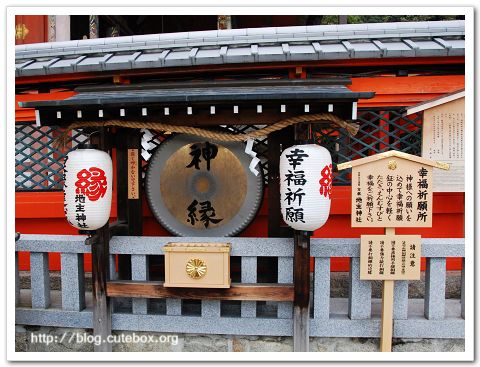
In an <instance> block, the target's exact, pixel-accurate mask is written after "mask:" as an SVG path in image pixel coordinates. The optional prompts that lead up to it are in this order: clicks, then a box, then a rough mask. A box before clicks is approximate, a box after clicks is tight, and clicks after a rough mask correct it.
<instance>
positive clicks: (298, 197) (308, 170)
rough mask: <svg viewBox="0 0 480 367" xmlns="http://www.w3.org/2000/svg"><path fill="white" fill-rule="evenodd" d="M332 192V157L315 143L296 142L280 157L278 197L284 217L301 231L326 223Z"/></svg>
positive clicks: (316, 227) (290, 224) (312, 229)
mask: <svg viewBox="0 0 480 367" xmlns="http://www.w3.org/2000/svg"><path fill="white" fill-rule="evenodd" d="M331 194H332V157H331V156H330V153H329V152H328V150H327V149H325V148H324V147H321V146H319V145H316V144H306V145H295V146H293V147H290V148H287V149H285V150H284V151H283V153H282V155H281V157H280V200H281V211H282V215H283V220H284V221H285V223H287V224H288V225H289V226H290V227H292V228H294V229H296V230H300V231H314V230H315V229H318V228H320V227H321V226H323V225H324V224H325V222H326V221H327V219H328V215H329V213H330V201H331Z"/></svg>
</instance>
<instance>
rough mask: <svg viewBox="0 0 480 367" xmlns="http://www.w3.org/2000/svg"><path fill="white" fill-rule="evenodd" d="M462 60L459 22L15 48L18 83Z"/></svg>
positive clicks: (292, 29)
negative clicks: (136, 72)
mask: <svg viewBox="0 0 480 367" xmlns="http://www.w3.org/2000/svg"><path fill="white" fill-rule="evenodd" d="M464 54H465V22H464V21H461V20H455V21H438V22H399V23H368V24H344V25H318V26H298V27H271V28H247V29H230V30H214V31H200V32H182V33H163V34H149V35H141V36H128V37H115V38H98V39H90V40H79V41H66V42H50V43H40V44H28V45H19V46H16V48H15V59H16V76H18V77H21V76H33V75H49V74H62V73H77V72H92V71H93V72H98V71H109V70H110V71H111V70H125V69H143V68H166V67H178V66H194V65H209V64H232V63H261V62H285V61H311V60H335V59H337V60H339V59H361V58H388V57H435V56H437V57H440V56H463V55H464Z"/></svg>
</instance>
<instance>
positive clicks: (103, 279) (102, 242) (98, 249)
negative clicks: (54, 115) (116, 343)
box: [92, 128, 112, 352]
mask: <svg viewBox="0 0 480 367" xmlns="http://www.w3.org/2000/svg"><path fill="white" fill-rule="evenodd" d="M94 137H95V138H97V137H96V136H92V139H93V138H94ZM106 138H107V137H106V136H105V129H104V128H102V129H101V134H100V139H98V145H99V149H101V150H103V151H107V152H108V144H107V142H106ZM92 143H93V142H92ZM96 232H97V233H96V236H95V238H96V240H95V241H94V242H93V243H92V294H93V335H94V336H95V337H97V336H98V337H100V338H101V343H100V344H98V345H97V344H95V346H94V351H95V352H111V351H112V345H111V343H108V342H107V337H108V336H109V335H111V333H112V324H111V311H110V300H109V298H108V297H107V280H108V274H109V271H108V270H109V267H108V264H109V263H108V260H109V259H108V258H109V241H110V229H109V224H108V222H107V224H105V225H104V226H103V227H102V228H100V229H98V230H97V231H96Z"/></svg>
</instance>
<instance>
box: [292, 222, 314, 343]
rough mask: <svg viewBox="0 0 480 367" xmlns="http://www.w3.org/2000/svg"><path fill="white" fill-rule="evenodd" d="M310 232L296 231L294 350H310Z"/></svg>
mask: <svg viewBox="0 0 480 367" xmlns="http://www.w3.org/2000/svg"><path fill="white" fill-rule="evenodd" d="M310 233H311V232H306V231H295V233H294V247H295V249H294V259H293V286H294V297H293V351H294V352H308V346H309V335H310V330H309V325H310Z"/></svg>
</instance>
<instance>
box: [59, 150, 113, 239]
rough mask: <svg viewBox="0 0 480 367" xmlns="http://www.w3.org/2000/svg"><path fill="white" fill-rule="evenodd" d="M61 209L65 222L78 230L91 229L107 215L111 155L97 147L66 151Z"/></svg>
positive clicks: (110, 197) (103, 222)
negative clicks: (62, 209)
mask: <svg viewBox="0 0 480 367" xmlns="http://www.w3.org/2000/svg"><path fill="white" fill-rule="evenodd" d="M63 196H64V211H65V216H66V217H67V220H68V222H69V223H70V224H71V225H72V226H74V227H75V228H78V229H80V230H95V229H98V228H100V227H102V226H104V225H105V224H106V223H107V222H108V219H109V217H110V207H111V202H112V159H111V158H110V156H109V155H108V154H107V153H105V152H103V151H101V150H97V149H91V148H86V149H77V150H74V151H71V152H70V153H68V155H67V156H66V158H65V164H64V187H63Z"/></svg>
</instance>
